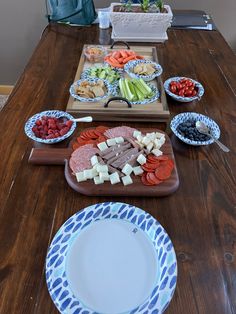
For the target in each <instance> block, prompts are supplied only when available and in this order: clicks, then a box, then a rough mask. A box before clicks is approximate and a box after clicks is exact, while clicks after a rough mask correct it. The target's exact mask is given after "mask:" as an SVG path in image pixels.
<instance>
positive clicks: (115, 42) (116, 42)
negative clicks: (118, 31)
mask: <svg viewBox="0 0 236 314" xmlns="http://www.w3.org/2000/svg"><path fill="white" fill-rule="evenodd" d="M117 44H122V45H125V46H126V47H127V49H130V46H129V44H128V43H127V42H126V41H122V40H119V41H114V42H113V44H112V45H111V49H113V47H114V46H115V45H117Z"/></svg>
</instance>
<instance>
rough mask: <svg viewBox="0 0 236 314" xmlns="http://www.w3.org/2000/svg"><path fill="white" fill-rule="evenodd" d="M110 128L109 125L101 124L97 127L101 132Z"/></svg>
mask: <svg viewBox="0 0 236 314" xmlns="http://www.w3.org/2000/svg"><path fill="white" fill-rule="evenodd" d="M108 129H109V127H107V126H104V125H99V126H98V127H96V130H97V131H99V132H101V133H104V132H105V131H106V130H108Z"/></svg>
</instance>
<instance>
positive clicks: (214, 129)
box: [170, 112, 220, 146]
mask: <svg viewBox="0 0 236 314" xmlns="http://www.w3.org/2000/svg"><path fill="white" fill-rule="evenodd" d="M187 120H194V121H195V122H197V121H202V122H204V123H205V124H206V126H207V127H208V128H209V130H210V132H211V134H212V135H213V136H214V137H215V138H217V139H218V138H219V137H220V128H219V126H218V124H217V123H216V122H215V121H214V120H212V119H211V118H209V117H207V116H204V115H203V114H200V113H196V112H184V113H180V114H178V115H177V116H175V117H174V118H173V119H172V120H171V122H170V128H171V130H172V132H173V133H174V134H175V135H176V136H177V137H178V138H179V139H180V140H181V141H183V142H184V143H186V144H189V145H193V146H202V145H209V144H212V143H213V142H214V140H213V139H212V138H211V139H209V140H208V141H193V140H190V139H188V138H186V137H184V136H183V135H182V134H181V133H180V132H179V131H178V130H177V128H178V126H179V125H180V123H183V122H186V121H187Z"/></svg>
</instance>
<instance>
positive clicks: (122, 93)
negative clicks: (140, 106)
mask: <svg viewBox="0 0 236 314" xmlns="http://www.w3.org/2000/svg"><path fill="white" fill-rule="evenodd" d="M123 80H124V79H119V88H120V92H121V96H122V97H124V98H126V95H125V90H124V87H123Z"/></svg>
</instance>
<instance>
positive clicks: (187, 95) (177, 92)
mask: <svg viewBox="0 0 236 314" xmlns="http://www.w3.org/2000/svg"><path fill="white" fill-rule="evenodd" d="M164 88H165V91H166V93H167V94H168V95H169V96H170V97H172V98H173V99H175V100H176V101H179V102H191V101H193V100H200V99H201V97H202V95H203V94H204V88H203V86H202V84H201V83H199V82H197V81H195V80H193V79H190V78H187V77H179V76H176V77H171V78H169V79H168V80H166V81H165V83H164Z"/></svg>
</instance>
